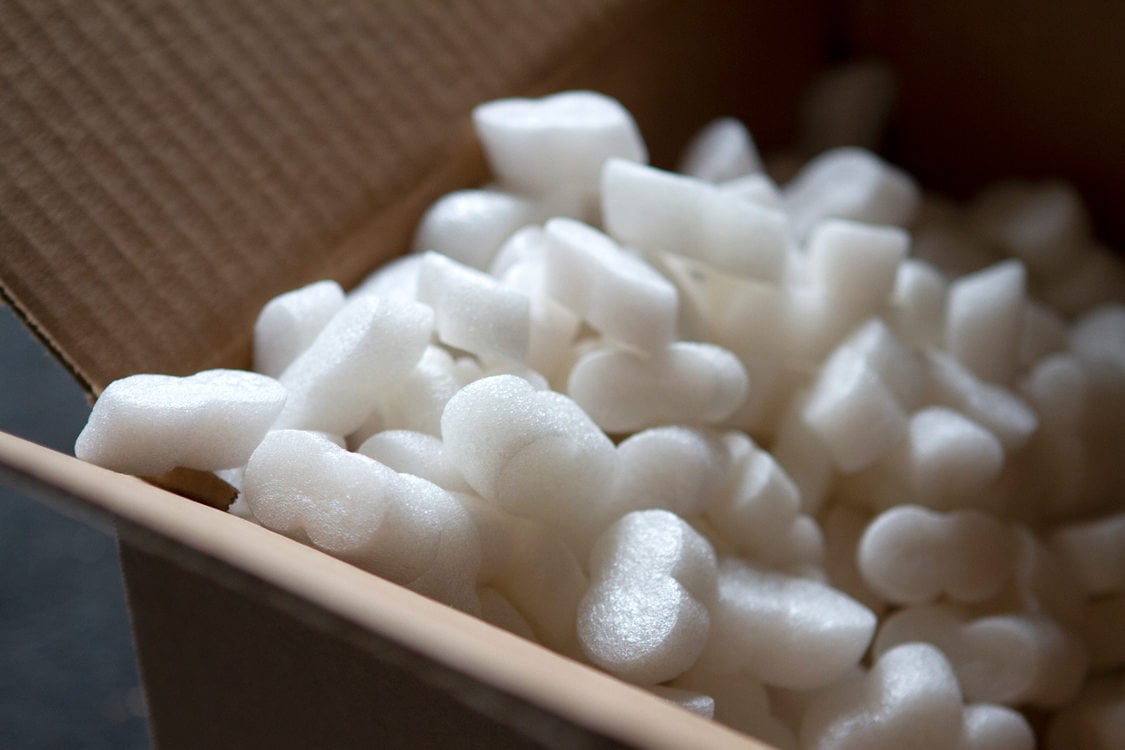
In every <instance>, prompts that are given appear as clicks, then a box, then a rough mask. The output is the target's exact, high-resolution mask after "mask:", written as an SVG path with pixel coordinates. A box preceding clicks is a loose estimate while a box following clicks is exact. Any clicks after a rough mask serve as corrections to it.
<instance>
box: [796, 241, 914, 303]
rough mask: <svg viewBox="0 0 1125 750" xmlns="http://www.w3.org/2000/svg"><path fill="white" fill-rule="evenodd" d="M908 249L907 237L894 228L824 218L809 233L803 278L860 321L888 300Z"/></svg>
mask: <svg viewBox="0 0 1125 750" xmlns="http://www.w3.org/2000/svg"><path fill="white" fill-rule="evenodd" d="M909 247H910V234H909V233H908V232H907V231H906V230H905V229H902V228H900V227H896V226H876V225H872V224H865V223H863V222H858V221H848V220H844V219H827V220H825V221H822V222H820V223H818V224H816V225H815V226H814V227H813V228H812V231H811V232H810V234H809V238H808V242H807V244H806V250H805V251H806V252H807V253H808V273H809V276H808V279H809V282H810V283H811V284H812V285H813V286H815V287H816V288H817V289H819V290H821V291H822V292H823V293H824V294H825V295H827V296H829V297H832V298H834V299H836V300H840V301H842V302H844V303H845V304H846V305H847V307H848V308H853V307H854V308H855V309H856V310H857V311H858V315H859V317H865V316H866V315H871V314H874V313H876V312H879V311H880V310H881V309H882V308H883V307H884V306H885V305H886V303H887V301H888V300H889V299H890V296H891V292H893V291H894V285H895V277H896V275H897V273H898V267H899V264H900V263H902V261H903V259H904V258H905V257H906V253H907V251H908V249H909Z"/></svg>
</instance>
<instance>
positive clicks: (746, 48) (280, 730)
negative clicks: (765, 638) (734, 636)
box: [0, 0, 1125, 748]
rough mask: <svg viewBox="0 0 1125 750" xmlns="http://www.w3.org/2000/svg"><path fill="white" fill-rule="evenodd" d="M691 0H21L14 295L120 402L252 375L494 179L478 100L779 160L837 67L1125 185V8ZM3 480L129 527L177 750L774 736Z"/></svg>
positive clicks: (1011, 161) (941, 147)
mask: <svg viewBox="0 0 1125 750" xmlns="http://www.w3.org/2000/svg"><path fill="white" fill-rule="evenodd" d="M1080 5H1082V6H1083V7H1081V8H1076V7H1074V6H1073V5H1072V4H1068V5H1067V6H1066V7H1063V6H1056V4H1054V3H1049V2H1031V3H1027V4H1026V7H1024V8H1021V10H1020V12H1019V13H1013V12H1012V11H1011V9H1010V8H1000V7H995V8H993V7H991V6H989V7H983V8H982V7H972V8H968V7H966V8H959V7H945V4H927V3H922V2H905V3H890V2H882V1H881V0H866V1H861V2H855V3H823V2H813V1H812V0H802V1H800V2H796V3H786V4H771V3H765V2H736V1H734V0H718V1H715V2H709V3H706V4H697V3H689V2H683V1H677V0H651V1H646V0H581V1H575V0H542V1H541V2H535V3H530V2H519V0H510V1H508V2H505V1H504V0H460V1H457V0H428V1H426V2H416V3H415V2H397V1H394V0H392V1H390V2H373V1H372V0H354V1H351V2H348V1H342V2H337V3H332V4H323V5H322V4H298V3H287V2H281V3H270V4H266V3H257V2H254V1H253V0H233V1H232V2H226V3H213V4H210V3H199V4H192V5H188V6H185V5H182V4H177V3H167V4H155V3H154V4H142V3H138V4H134V5H128V6H127V5H118V4H100V3H64V2H58V3H51V2H44V3H34V4H32V3H27V4H25V3H8V4H4V5H0V29H3V33H2V34H0V40H2V42H0V75H2V76H3V80H2V81H0V112H2V113H3V117H0V170H2V171H0V174H2V175H3V177H2V178H0V248H2V251H0V289H2V291H3V295H4V297H5V298H6V299H7V300H8V301H9V302H10V303H12V304H13V306H14V307H15V308H16V309H17V310H18V311H19V312H20V313H21V314H22V315H23V316H24V318H25V320H27V322H28V323H29V325H30V326H31V327H32V328H33V329H34V330H35V331H36V333H37V334H38V335H39V336H40V337H41V338H42V339H43V340H44V342H45V343H46V344H47V345H48V346H50V347H51V349H52V350H53V351H54V352H55V353H56V354H57V355H58V356H59V358H60V359H61V360H62V361H63V362H64V363H65V364H66V365H67V366H68V367H69V368H70V369H71V371H72V372H73V373H74V374H75V376H76V377H77V378H78V379H79V380H80V381H81V382H82V383H83V384H84V385H85V386H86V388H87V389H88V390H89V391H90V393H91V394H96V393H98V392H99V390H100V389H101V388H103V387H104V386H105V385H106V384H107V383H108V382H110V381H111V380H113V379H114V378H117V377H121V376H124V375H127V374H130V373H134V372H142V371H144V372H166V373H188V372H192V371H196V370H199V369H204V368H209V367H216V366H235V367H238V366H245V365H246V364H247V363H248V360H249V342H250V331H251V326H252V322H253V320H254V317H255V316H256V314H257V312H258V310H259V309H260V307H261V305H262V304H263V303H264V302H265V301H266V300H267V299H269V298H270V297H272V296H273V295H275V294H277V293H279V292H281V291H284V290H286V289H290V288H293V287H295V286H298V285H300V284H303V283H307V282H310V281H313V280H316V279H320V278H335V279H337V280H339V281H340V282H341V283H343V284H345V285H346V286H347V285H351V284H354V283H355V282H356V281H358V280H359V279H360V278H361V277H362V276H363V275H364V274H365V273H366V272H368V271H370V270H371V269H372V268H373V267H374V266H376V265H377V264H378V263H379V262H380V261H382V260H385V259H386V258H388V257H391V256H392V255H394V254H396V253H399V252H401V251H403V250H404V249H405V248H406V247H407V245H408V240H409V236H410V233H411V228H412V226H413V224H414V222H415V221H416V220H417V217H418V216H419V215H420V213H421V211H422V210H423V208H424V207H425V206H426V205H427V204H428V203H429V202H430V201H432V200H433V199H434V198H435V197H436V196H438V195H440V194H441V193H444V192H446V191H448V190H450V189H454V188H457V187H464V186H469V185H473V184H476V183H479V182H480V181H482V180H483V179H484V178H485V176H486V175H485V170H484V165H483V162H482V159H481V156H480V154H479V150H478V148H477V147H476V145H475V144H474V143H473V139H472V134H471V130H470V127H469V121H468V113H469V111H470V109H471V108H472V106H473V105H475V104H476V103H478V102H480V101H484V100H486V99H490V98H495V97H498V96H505V95H517V94H526V95H530V94H538V93H546V92H548V91H553V90H559V89H564V88H575V87H590V88H596V89H599V90H602V91H605V92H607V93H609V94H611V95H614V96H617V97H618V98H620V99H621V100H622V102H623V103H624V104H625V105H626V106H627V107H628V108H629V109H630V110H631V111H633V112H634V113H635V115H636V116H637V119H638V121H639V124H640V126H641V130H642V132H643V133H644V134H645V136H646V140H647V141H648V143H649V145H650V147H651V150H652V153H653V155H654V158H655V160H656V162H657V163H658V164H665V165H667V164H669V163H670V162H671V160H672V158H673V156H674V154H675V153H676V150H677V149H678V148H679V147H680V146H681V145H682V143H683V141H684V139H685V138H686V136H687V134H688V133H690V132H691V130H692V129H694V128H695V127H697V126H699V125H700V124H702V123H703V122H705V121H706V120H707V118H709V117H712V116H715V115H717V114H733V115H737V116H741V117H743V118H744V119H745V120H746V121H747V122H748V123H749V124H750V125H751V128H752V130H753V131H754V133H755V136H756V138H757V139H758V141H759V144H760V145H761V146H762V147H763V149H764V150H769V149H770V148H772V147H776V146H779V145H784V144H786V143H787V142H788V141H789V139H790V137H791V135H792V133H793V130H794V122H795V118H796V114H797V110H798V106H797V105H798V96H799V93H800V91H801V89H802V87H803V86H804V84H805V83H807V81H808V80H809V79H810V78H811V77H812V76H813V75H814V74H815V71H816V70H817V69H818V68H820V67H821V66H822V65H823V64H825V63H826V62H827V61H828V60H829V58H830V56H832V55H833V54H839V53H840V52H841V51H846V52H850V53H853V54H857V55H869V54H870V55H880V56H882V57H884V58H885V59H889V60H890V61H891V62H893V63H895V64H896V65H897V66H898V68H899V70H900V73H901V75H902V79H901V85H902V97H901V105H900V110H899V117H898V120H897V122H898V129H896V130H895V132H894V133H893V145H894V147H895V151H894V154H893V155H894V157H895V158H896V159H897V160H899V161H900V162H902V163H903V164H904V165H905V166H906V167H907V168H908V169H911V170H913V171H915V172H916V173H917V174H919V175H920V176H921V178H922V179H923V180H926V181H929V182H930V183H932V184H935V185H938V186H941V187H949V188H953V189H962V190H964V189H969V188H972V187H974V186H975V185H977V184H979V183H980V182H981V180H982V179H984V178H987V177H995V176H999V175H1008V174H1019V175H1024V176H1042V175H1054V174H1065V175H1068V176H1069V177H1071V178H1072V179H1074V180H1075V181H1076V183H1077V184H1078V185H1079V186H1080V188H1081V189H1082V190H1083V191H1084V193H1085V194H1086V196H1087V198H1089V199H1090V200H1091V201H1092V203H1093V205H1094V206H1095V209H1098V210H1100V218H1101V220H1102V224H1101V229H1102V231H1103V233H1104V234H1105V235H1106V236H1107V237H1110V238H1114V239H1120V238H1121V237H1122V234H1123V233H1122V228H1123V224H1122V221H1123V220H1122V216H1121V214H1120V213H1119V212H1112V211H1109V210H1106V209H1107V207H1109V206H1111V205H1113V204H1112V198H1111V195H1112V187H1113V186H1114V185H1115V184H1118V183H1119V181H1120V178H1121V177H1122V175H1125V139H1123V138H1122V137H1121V134H1122V132H1125V128H1123V124H1125V122H1123V120H1125V112H1123V111H1122V107H1121V106H1120V105H1121V102H1122V101H1125V97H1123V96H1122V77H1121V76H1120V71H1122V70H1125V58H1123V55H1125V51H1123V50H1125V48H1123V47H1122V46H1121V45H1120V44H1118V43H1117V39H1116V34H1117V32H1118V30H1119V29H1120V28H1122V25H1123V21H1125V17H1123V7H1125V6H1120V5H1113V4H1103V3H1096V2H1089V3H1080ZM0 473H2V474H3V475H4V476H5V477H6V478H7V479H8V480H9V481H14V482H16V483H19V484H21V485H22V486H24V487H25V488H26V489H27V491H29V492H30V493H31V494H34V495H36V496H39V497H41V498H42V499H43V500H44V501H45V502H58V503H61V504H62V505H63V506H65V507H66V508H68V509H69V512H77V513H81V514H83V515H85V516H86V517H89V518H90V519H91V520H92V521H93V522H95V523H104V524H107V525H112V526H113V527H114V528H115V529H116V532H117V534H118V537H119V539H120V543H121V561H122V567H123V570H124V574H125V578H126V583H127V587H128V593H129V603H130V609H131V612H132V618H133V626H134V632H135V637H136V644H137V651H138V657H139V662H140V668H141V672H142V676H143V680H144V683H145V689H146V692H147V696H148V704H149V710H150V719H151V722H152V731H153V733H154V738H155V740H156V743H157V745H158V746H160V747H170V748H174V747H191V748H196V747H260V746H270V747H309V746H332V747H337V746H339V747H345V746H359V745H363V746H369V747H371V746H376V747H379V746H410V747H426V746H479V747H490V748H492V747H507V746H513V747H517V746H538V745H556V746H567V747H572V746H603V745H613V746H618V745H626V746H645V747H668V748H683V747H728V746H729V747H755V746H761V745H760V744H759V743H755V742H752V741H750V740H747V739H745V738H743V737H741V736H739V735H737V734H735V733H733V732H730V731H728V730H726V729H724V728H722V727H720V726H718V725H716V724H713V723H710V722H707V721H704V720H702V719H699V718H697V717H694V716H692V715H690V714H688V713H686V712H683V711H680V710H678V709H676V708H673V707H671V706H668V705H665V704H664V703H663V702H662V701H659V700H658V699H656V698H653V697H652V696H650V695H648V694H647V693H645V692H643V691H641V690H638V689H635V688H632V687H629V686H626V685H624V684H622V683H620V682H618V681H616V680H614V679H611V678H609V677H607V676H605V675H603V674H600V673H598V672H597V671H595V670H593V669H590V668H587V667H585V666H582V665H579V664H576V663H574V662H571V661H568V660H566V659H564V658H562V657H559V656H556V655H554V654H551V653H549V652H547V651H545V650H544V649H541V648H539V647H538V646H535V645H533V644H530V643H527V642H524V641H522V640H520V639H518V638H516V637H514V636H511V635H509V634H507V633H504V632H501V631H499V630H497V629H495V628H492V627H491V626H489V625H487V624H484V623H482V622H478V621H476V620H474V619H472V618H469V617H466V616H464V615H462V614H460V613H458V612H455V611H453V610H450V609H448V608H446V607H444V606H442V605H439V604H436V603H434V602H431V601H428V600H426V599H423V598H421V597H419V596H417V595H414V594H412V593H410V592H408V591H405V590H404V589H401V588H400V587H397V586H394V585H391V584H388V583H386V582H384V581H381V580H379V579H377V578H375V577H374V576H371V575H369V574H367V573H363V572H361V571H359V570H357V569H355V568H353V567H351V566H349V565H346V564H344V563H342V562H339V561H336V560H333V559H331V558H329V557H327V556H325V555H323V554H321V553H319V552H317V551H315V550H312V549H310V548H308V547H304V546H302V545H300V544H297V543H296V542H293V541H291V540H289V539H286V538H283V537H281V536H279V535H276V534H273V533H271V532H268V531H266V530H264V529H262V528H260V527H257V526H254V525H252V524H249V523H246V522H244V521H242V520H240V519H238V518H235V517H233V516H229V515H226V514H224V513H221V512H219V511H216V510H214V509H212V508H209V507H206V506H205V505H202V504H199V503H196V502H192V501H190V500H187V499H184V498H183V497H180V496H178V495H174V494H171V493H168V492H165V491H163V490H160V489H157V488H155V487H153V486H151V485H149V484H145V483H143V482H141V481H140V480H137V479H134V478H130V477H125V476H122V475H118V474H114V473H112V472H108V471H105V470H102V469H99V468H97V467H93V466H88V465H86V464H83V463H81V462H78V461H76V460H75V459H73V458H70V457H67V456H64V455H61V454H58V453H54V452H51V451H48V450H46V449H43V448H41V447H38V446H35V445H32V444H30V443H26V442H24V441H21V440H18V439H16V438H13V437H10V436H6V435H0Z"/></svg>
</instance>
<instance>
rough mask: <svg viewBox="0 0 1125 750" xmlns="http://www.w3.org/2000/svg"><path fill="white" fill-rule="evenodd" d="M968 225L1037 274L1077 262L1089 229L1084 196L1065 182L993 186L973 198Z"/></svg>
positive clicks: (1043, 273)
mask: <svg viewBox="0 0 1125 750" xmlns="http://www.w3.org/2000/svg"><path fill="white" fill-rule="evenodd" d="M969 222H970V225H971V226H972V228H973V229H974V230H975V231H976V232H978V233H979V234H980V235H981V236H982V237H984V238H985V239H987V240H988V241H990V242H993V243H995V244H996V245H998V246H1000V247H1001V248H1002V251H1003V252H1004V253H1005V254H1007V255H1011V256H1013V257H1016V258H1019V259H1020V260H1022V261H1023V262H1024V263H1026V264H1027V266H1028V268H1029V269H1030V270H1031V272H1032V273H1034V274H1036V275H1037V276H1043V277H1049V276H1051V275H1053V274H1056V273H1058V272H1059V271H1061V270H1062V269H1063V268H1064V267H1065V266H1067V265H1068V264H1070V263H1073V262H1074V260H1075V257H1076V256H1075V252H1076V251H1078V250H1081V249H1082V246H1083V243H1084V241H1085V240H1086V239H1087V237H1088V235H1089V231H1090V220H1089V217H1088V216H1087V215H1086V210H1085V208H1084V206H1083V205H1082V199H1081V197H1080V196H1079V195H1078V193H1077V191H1076V190H1075V189H1074V188H1073V187H1072V186H1070V185H1067V184H1066V183H1062V182H1040V183H1012V182H1006V183H1005V182H1002V183H999V184H997V185H994V186H992V187H990V188H988V189H986V190H985V191H984V192H982V193H981V194H980V195H978V196H977V198H976V199H975V200H974V202H973V206H972V212H971V216H970V218H969Z"/></svg>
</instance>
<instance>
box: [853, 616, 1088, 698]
mask: <svg viewBox="0 0 1125 750" xmlns="http://www.w3.org/2000/svg"><path fill="white" fill-rule="evenodd" d="M914 641H921V642H925V643H930V644H932V645H934V646H936V647H937V648H938V649H940V650H941V651H942V653H944V654H945V657H946V658H947V659H948V660H949V663H950V665H951V666H952V667H953V671H954V673H955V674H956V675H957V680H958V683H959V684H960V686H961V692H962V694H963V695H964V696H965V700H966V701H971V702H978V701H979V702H985V703H1000V704H1004V705H1007V706H1021V705H1034V706H1038V707H1041V708H1057V707H1059V706H1062V705H1065V704H1066V703H1067V702H1069V701H1070V700H1071V699H1073V698H1074V696H1075V695H1076V694H1077V693H1078V690H1079V689H1080V688H1081V686H1082V681H1083V679H1084V678H1085V676H1086V667H1087V663H1088V657H1087V654H1086V650H1085V648H1084V647H1083V646H1082V644H1081V643H1080V642H1079V641H1078V639H1077V638H1075V637H1074V636H1073V635H1071V634H1069V633H1067V632H1066V631H1065V630H1063V629H1062V628H1061V627H1060V626H1059V625H1058V624H1057V623H1055V622H1054V621H1053V620H1051V619H1050V618H1047V617H1044V616H1042V615H1027V614H1005V615H993V616H988V617H980V618H971V617H970V616H968V615H967V614H966V613H965V612H963V611H961V610H959V609H958V608H957V607H954V606H952V605H949V604H933V605H927V606H921V607H910V608H907V609H902V610H899V611H897V612H895V613H894V614H892V615H891V616H890V617H888V618H887V619H886V620H884V621H883V623H882V625H881V626H880V627H879V633H878V635H877V636H876V637H875V642H874V644H873V645H872V653H873V654H874V656H875V658H878V657H879V656H880V655H881V654H883V653H885V652H886V651H888V650H890V649H892V648H894V647H895V646H899V645H901V644H903V643H910V642H914Z"/></svg>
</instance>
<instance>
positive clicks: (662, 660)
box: [578, 509, 715, 685]
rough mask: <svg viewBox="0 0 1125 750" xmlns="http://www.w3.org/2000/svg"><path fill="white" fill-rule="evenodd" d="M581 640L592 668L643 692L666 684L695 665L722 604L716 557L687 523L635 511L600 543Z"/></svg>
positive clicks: (583, 608) (593, 557)
mask: <svg viewBox="0 0 1125 750" xmlns="http://www.w3.org/2000/svg"><path fill="white" fill-rule="evenodd" d="M590 573H591V579H590V589H589V590H588V591H587V592H586V595H585V596H584V597H583V598H582V602H581V604H580V605H579V608H578V638H579V642H580V643H581V644H582V649H583V651H584V652H585V654H586V655H587V657H589V659H590V661H592V662H593V663H594V664H597V665H598V666H600V667H602V668H603V669H605V670H607V671H609V672H611V673H613V674H615V675H617V676H619V677H622V678H623V679H626V680H629V681H630V682H635V683H638V684H641V685H652V684H656V683H660V682H666V681H668V680H670V679H672V678H674V677H676V676H678V675H680V674H682V673H683V672H685V671H686V670H687V669H688V668H689V667H691V666H692V664H694V663H695V661H696V659H697V658H698V656H699V653H700V652H701V651H702V650H703V647H704V644H705V643H706V642H707V634H708V630H709V628H710V621H711V618H710V615H709V614H708V604H709V603H711V602H713V601H714V599H715V553H714V551H713V550H712V549H711V545H710V544H709V543H708V542H707V540H705V539H704V538H703V537H702V536H700V535H699V534H698V533H697V532H696V531H695V530H694V529H692V527H691V526H689V525H688V524H687V523H686V522H685V521H684V520H683V519H681V518H679V517H678V516H676V515H675V514H673V513H670V512H668V511H665V510H659V509H657V510H642V511H634V512H632V513H629V514H627V515H626V516H624V517H622V518H621V519H620V520H619V521H617V522H616V523H614V524H613V525H612V526H610V527H609V528H608V529H607V530H606V531H605V533H603V534H602V536H601V537H599V539H598V541H597V542H596V543H595V545H594V548H593V551H592V552H591V554H590Z"/></svg>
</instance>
